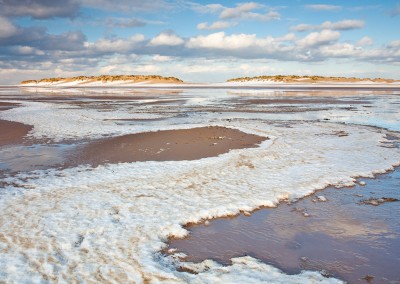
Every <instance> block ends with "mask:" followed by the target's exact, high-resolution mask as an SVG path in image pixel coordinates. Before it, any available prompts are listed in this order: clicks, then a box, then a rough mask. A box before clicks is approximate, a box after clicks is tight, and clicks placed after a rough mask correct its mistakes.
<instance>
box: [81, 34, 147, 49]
mask: <svg viewBox="0 0 400 284" xmlns="http://www.w3.org/2000/svg"><path fill="white" fill-rule="evenodd" d="M144 40H145V37H144V35H142V34H136V35H134V36H132V37H130V38H127V39H123V38H117V39H99V40H98V41H96V42H94V43H90V42H86V43H85V46H86V47H87V48H89V49H94V50H96V51H99V52H105V53H125V52H130V51H131V50H133V49H134V48H135V47H136V46H137V44H138V43H141V42H143V41H144Z"/></svg>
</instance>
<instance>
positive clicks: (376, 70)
mask: <svg viewBox="0 0 400 284" xmlns="http://www.w3.org/2000/svg"><path fill="white" fill-rule="evenodd" d="M102 74H111V75H116V74H157V75H163V76H174V77H178V78H180V79H183V80H185V81H188V82H222V81H226V80H227V79H229V78H234V77H244V76H259V75H277V74H283V75H289V74H294V75H323V76H346V77H374V78H376V77H382V78H394V79H400V0H385V1H382V0H379V1H378V0H355V1H348V0H343V1H327V0H325V1H318V0H317V1H315V0H291V1H289V0H287V1H285V0H267V1H254V2H246V1H241V0H239V1H236V0H231V1H228V0H214V1H194V0H193V1H186V0H152V1H141V0H120V1H111V0H110V1H107V0H62V1H58V0H0V84H2V85H9V84H16V83H18V82H20V81H21V80H27V79H40V78H45V77H70V76H80V75H87V76H96V75H102Z"/></svg>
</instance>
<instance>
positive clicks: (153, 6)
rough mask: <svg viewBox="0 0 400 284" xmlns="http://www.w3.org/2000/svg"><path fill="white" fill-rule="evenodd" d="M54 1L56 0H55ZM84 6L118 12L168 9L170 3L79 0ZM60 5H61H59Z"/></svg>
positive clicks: (137, 0) (132, 0)
mask: <svg viewBox="0 0 400 284" xmlns="http://www.w3.org/2000/svg"><path fill="white" fill-rule="evenodd" d="M55 2H56V1H55ZM81 2H82V4H83V5H84V6H88V7H93V8H97V9H101V10H105V11H120V12H126V13H128V12H137V11H149V12H154V11H159V10H161V9H168V8H170V7H171V4H169V3H167V2H166V1H164V0H152V1H143V0H118V1H109V0H81ZM60 6H62V5H60Z"/></svg>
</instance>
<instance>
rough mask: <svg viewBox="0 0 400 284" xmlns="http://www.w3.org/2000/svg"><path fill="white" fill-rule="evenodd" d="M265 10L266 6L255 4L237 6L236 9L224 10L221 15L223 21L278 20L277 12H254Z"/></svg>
mask: <svg viewBox="0 0 400 284" xmlns="http://www.w3.org/2000/svg"><path fill="white" fill-rule="evenodd" d="M262 8H264V5H261V4H259V3H255V2H248V3H241V4H237V5H236V7H234V8H224V9H223V10H222V12H221V14H220V15H219V17H220V18H221V19H246V20H258V21H270V20H278V19H279V18H280V14H279V13H278V12H275V11H269V12H267V13H257V12H253V11H254V10H259V9H262Z"/></svg>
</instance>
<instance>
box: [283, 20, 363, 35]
mask: <svg viewBox="0 0 400 284" xmlns="http://www.w3.org/2000/svg"><path fill="white" fill-rule="evenodd" d="M364 24H365V23H364V21H362V20H342V21H338V22H330V21H326V22H323V23H322V24H320V25H307V24H300V25H297V26H294V27H291V30H294V31H298V32H304V31H311V30H341V31H345V30H353V29H361V28H363V27H364Z"/></svg>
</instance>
